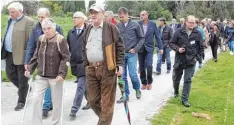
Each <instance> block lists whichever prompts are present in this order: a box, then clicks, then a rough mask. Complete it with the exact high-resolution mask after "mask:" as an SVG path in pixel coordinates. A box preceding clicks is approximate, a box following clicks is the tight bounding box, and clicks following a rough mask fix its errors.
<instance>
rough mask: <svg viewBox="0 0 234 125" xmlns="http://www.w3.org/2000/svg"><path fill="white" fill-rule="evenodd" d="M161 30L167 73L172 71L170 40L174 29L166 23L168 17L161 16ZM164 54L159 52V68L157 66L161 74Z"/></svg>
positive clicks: (157, 71) (157, 72)
mask: <svg viewBox="0 0 234 125" xmlns="http://www.w3.org/2000/svg"><path fill="white" fill-rule="evenodd" d="M159 21H160V22H159V25H160V26H159V32H160V34H161V40H162V43H163V53H164V54H165V58H166V61H167V73H170V72H171V56H170V47H169V41H170V40H171V38H172V36H173V30H172V28H171V27H169V26H168V25H166V19H165V18H160V19H159ZM162 56H163V55H162V54H160V53H158V61H157V68H156V74H157V75H160V74H161V66H162Z"/></svg>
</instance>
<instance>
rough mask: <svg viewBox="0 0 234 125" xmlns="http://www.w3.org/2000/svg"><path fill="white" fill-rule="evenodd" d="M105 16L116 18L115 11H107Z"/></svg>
mask: <svg viewBox="0 0 234 125" xmlns="http://www.w3.org/2000/svg"><path fill="white" fill-rule="evenodd" d="M105 14H106V15H107V16H110V17H114V13H113V11H105Z"/></svg>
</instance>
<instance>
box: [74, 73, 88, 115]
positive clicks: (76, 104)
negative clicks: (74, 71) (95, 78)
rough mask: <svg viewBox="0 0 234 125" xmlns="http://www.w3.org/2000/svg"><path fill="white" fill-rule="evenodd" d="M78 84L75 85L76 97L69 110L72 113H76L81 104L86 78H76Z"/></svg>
mask: <svg viewBox="0 0 234 125" xmlns="http://www.w3.org/2000/svg"><path fill="white" fill-rule="evenodd" d="M77 80H78V83H77V88H76V95H75V98H74V101H73V106H72V108H71V111H72V112H75V113H77V112H78V110H79V108H80V105H81V103H82V100H83V96H84V93H85V86H86V85H85V84H86V77H85V76H81V77H78V78H77Z"/></svg>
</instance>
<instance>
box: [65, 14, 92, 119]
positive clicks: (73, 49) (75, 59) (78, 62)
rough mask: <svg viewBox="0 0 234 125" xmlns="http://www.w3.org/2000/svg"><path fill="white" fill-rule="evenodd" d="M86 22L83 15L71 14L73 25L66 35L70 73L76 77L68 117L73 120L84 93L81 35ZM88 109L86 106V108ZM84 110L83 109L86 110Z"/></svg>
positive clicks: (84, 81) (84, 80) (84, 78)
mask: <svg viewBox="0 0 234 125" xmlns="http://www.w3.org/2000/svg"><path fill="white" fill-rule="evenodd" d="M86 20H87V17H86V16H85V15H84V13H82V12H80V11H78V12H75V13H74V14H73V24H74V27H73V28H72V29H70V30H69V32H68V35H67V42H68V44H69V50H70V53H71V60H70V63H71V71H72V75H74V76H76V77H77V81H78V82H77V89H76V94H75V98H74V101H73V106H72V107H71V113H70V117H72V118H75V117H76V113H77V112H78V110H79V108H80V106H81V103H82V100H83V95H84V93H85V92H86V93H87V91H86V89H85V88H86V87H85V86H86V85H85V84H86V77H85V68H84V64H83V61H82V46H83V41H82V35H83V33H84V30H85V29H86V24H85V21H86ZM85 97H86V99H87V94H85ZM86 107H87V108H88V107H89V106H88V105H87V106H86ZM87 108H85V109H87Z"/></svg>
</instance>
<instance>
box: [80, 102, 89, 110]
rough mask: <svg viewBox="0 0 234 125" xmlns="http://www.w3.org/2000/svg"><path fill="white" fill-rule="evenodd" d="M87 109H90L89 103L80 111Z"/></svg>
mask: <svg viewBox="0 0 234 125" xmlns="http://www.w3.org/2000/svg"><path fill="white" fill-rule="evenodd" d="M87 109H90V105H89V103H87V104H86V105H85V106H84V107H83V108H82V110H87Z"/></svg>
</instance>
